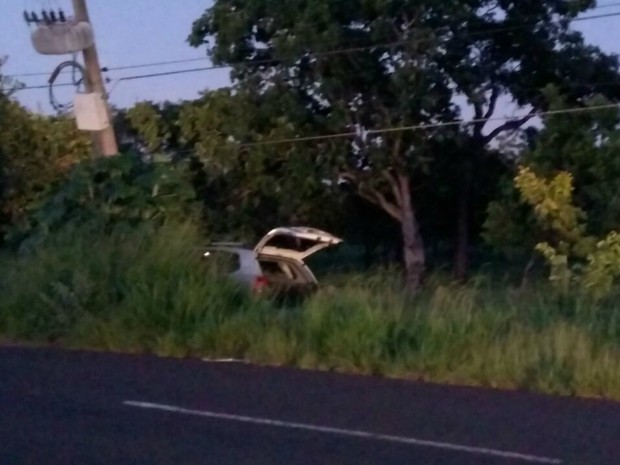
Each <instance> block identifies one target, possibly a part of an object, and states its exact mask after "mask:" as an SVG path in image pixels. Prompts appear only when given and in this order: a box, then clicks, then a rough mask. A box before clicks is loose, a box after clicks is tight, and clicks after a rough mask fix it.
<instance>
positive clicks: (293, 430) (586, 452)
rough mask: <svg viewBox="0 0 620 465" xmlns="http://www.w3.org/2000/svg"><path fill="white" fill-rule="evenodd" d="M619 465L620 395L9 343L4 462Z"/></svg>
mask: <svg viewBox="0 0 620 465" xmlns="http://www.w3.org/2000/svg"><path fill="white" fill-rule="evenodd" d="M528 463H530V464H532V463H533V464H536V463H557V464H559V463H563V464H583V465H597V464H608V465H618V464H620V404H614V403H608V402H599V401H586V400H575V399H561V398H553V397H546V396H538V395H531V394H524V393H510V392H498V391H493V390H483V389H470V388H456V387H443V386H433V385H426V384H415V383H408V382H401V381H392V380H385V379H376V378H363V377H352V376H342V375H335V374H325V373H314V372H300V371H295V370H289V369H273V368H258V367H253V366H246V365H241V364H221V363H220V364H217V363H206V362H201V361H178V360H167V359H158V358H155V357H135V356H121V355H107V354H94V353H83V352H62V351H57V350H42V349H16V348H2V349H0V465H26V464H33V465H34V464H36V465H54V464H63V465H64V464H80V465H85V464H105V465H112V464H114V465H125V464H127V465H129V464H131V465H135V464H171V465H172V464H174V465H193V464H201V465H202V464H231V465H232V464H234V465H239V464H252V465H254V464H261V465H262V464H269V465H271V464H308V465H309V464H312V465H331V464H334V465H336V464H337V465H345V464H351V465H364V464H373V465H374V464H412V465H417V464H419V465H435V464H441V465H500V464H501V465H504V464H506V465H520V464H528Z"/></svg>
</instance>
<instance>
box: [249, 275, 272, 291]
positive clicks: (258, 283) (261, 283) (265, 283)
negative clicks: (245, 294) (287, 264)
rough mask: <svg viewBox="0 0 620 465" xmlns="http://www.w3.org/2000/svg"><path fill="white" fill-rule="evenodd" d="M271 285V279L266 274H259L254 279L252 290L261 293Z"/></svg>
mask: <svg viewBox="0 0 620 465" xmlns="http://www.w3.org/2000/svg"><path fill="white" fill-rule="evenodd" d="M268 287H269V280H268V279H267V278H265V277H264V276H257V277H256V279H254V284H253V286H252V291H254V292H255V293H257V294H258V293H260V292H262V291H264V290H265V289H267V288H268Z"/></svg>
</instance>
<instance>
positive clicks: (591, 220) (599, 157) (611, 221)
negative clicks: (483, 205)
mask: <svg viewBox="0 0 620 465" xmlns="http://www.w3.org/2000/svg"><path fill="white" fill-rule="evenodd" d="M547 95H548V98H549V100H550V101H551V102H553V105H552V107H551V109H552V110H556V109H557V110H561V109H564V108H566V107H567V104H566V102H565V101H564V100H563V99H562V98H560V97H559V96H558V94H557V91H556V90H554V89H552V88H551V89H548V90H547ZM607 103H609V102H608V101H607V100H605V99H601V98H596V99H593V100H591V101H589V102H588V104H589V105H595V104H607ZM619 123H620V113H619V112H618V111H617V110H616V109H613V108H612V109H609V110H597V111H585V112H580V113H573V114H557V115H552V116H550V117H548V118H546V119H545V127H544V129H543V130H541V131H540V133H539V134H537V135H536V136H535V137H534V138H532V139H531V140H530V141H528V145H529V146H524V147H523V148H522V151H521V154H520V163H521V164H522V165H525V166H528V167H530V168H531V169H532V170H533V171H535V172H536V173H538V174H539V175H541V176H543V177H547V178H551V177H553V176H554V175H555V174H557V173H558V172H566V173H570V174H571V177H572V192H571V196H572V199H573V203H574V205H575V207H576V208H578V209H579V211H580V212H587V227H588V232H589V234H591V235H593V236H597V237H600V236H603V235H605V234H607V233H608V232H609V231H610V230H617V229H620V216H619V212H620V208H619V206H620V189H618V183H617V179H618V177H619V176H620V160H619V158H618V156H617V153H618V149H619V148H620V132H619V131H618V129H617V128H618V124H619ZM513 177H514V175H513ZM520 197H521V195H520V193H519V191H518V189H517V188H516V186H515V184H514V182H513V180H512V179H504V180H503V181H502V190H501V191H500V192H499V193H498V195H496V198H495V200H494V201H493V202H492V203H491V205H490V207H489V209H488V217H487V222H486V224H485V239H486V240H487V241H488V242H489V243H491V244H492V245H494V246H495V247H496V248H497V249H498V250H501V251H503V252H508V251H513V252H514V253H513V254H512V255H511V256H512V257H513V258H514V256H515V255H519V253H520V254H529V252H530V251H531V250H532V249H533V248H534V247H535V245H536V244H537V243H539V242H544V241H545V240H546V239H547V238H546V234H547V233H546V231H545V229H544V228H541V226H540V222H538V221H537V219H536V215H535V214H534V211H533V210H532V209H530V208H524V205H523V203H522V202H521V199H520ZM573 214H576V215H578V216H579V215H581V213H579V212H577V211H575V212H573ZM572 221H575V220H574V219H573V220H572Z"/></svg>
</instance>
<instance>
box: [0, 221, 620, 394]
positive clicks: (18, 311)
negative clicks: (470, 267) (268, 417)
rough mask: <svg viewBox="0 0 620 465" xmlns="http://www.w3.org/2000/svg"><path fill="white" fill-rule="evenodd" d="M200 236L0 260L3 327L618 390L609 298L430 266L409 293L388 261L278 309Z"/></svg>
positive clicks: (286, 359)
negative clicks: (208, 258) (470, 280)
mask: <svg viewBox="0 0 620 465" xmlns="http://www.w3.org/2000/svg"><path fill="white" fill-rule="evenodd" d="M200 245H201V238H200V234H199V233H198V231H197V230H196V229H195V228H193V227H192V226H188V225H181V226H179V225H174V226H166V227H163V228H161V229H159V230H157V231H156V232H152V231H150V232H140V231H134V232H130V233H127V232H122V231H117V232H114V233H112V234H108V235H103V234H99V235H85V234H84V233H83V232H80V231H66V232H65V233H63V234H59V235H57V236H55V237H54V238H53V239H52V240H49V241H48V242H47V243H45V244H44V245H42V246H41V247H40V248H39V249H38V250H37V251H36V252H34V253H33V254H31V255H27V256H21V257H16V256H9V257H5V258H4V259H0V273H1V274H0V276H1V280H0V293H1V295H2V299H1V300H0V335H2V336H4V337H5V338H10V339H17V340H24V341H39V342H46V341H56V342H58V343H61V344H64V345H67V346H73V347H82V348H95V349H105V350H116V351H125V352H150V353H156V354H161V355H171V356H180V357H185V356H201V357H234V358H243V359H247V360H250V361H254V362H259V363H268V364H285V365H292V366H299V367H304V368H313V369H329V370H339V371H346V372H357V373H367V374H381V375H387V376H396V377H404V378H415V379H425V380H429V381H437V382H450V383H459V384H474V385H484V386H496V387H507V388H520V389H530V390H536V391H542V392H548V393H556V394H565V395H588V396H604V397H608V398H614V399H618V400H620V309H619V308H618V306H617V305H615V304H614V303H613V302H611V303H607V304H606V305H599V306H593V305H590V304H588V303H587V302H583V301H580V300H578V299H573V300H570V301H568V300H566V301H563V302H560V301H559V300H558V299H557V298H556V297H554V296H553V295H552V294H551V293H549V292H548V290H547V288H546V287H545V286H544V285H541V286H540V288H536V287H530V288H527V289H517V288H511V287H510V286H508V285H503V286H498V285H497V284H493V283H492V282H491V281H489V280H484V279H478V280H476V281H475V284H470V285H468V286H460V285H456V284H451V283H450V282H448V281H446V280H444V279H441V278H439V277H434V278H433V279H431V280H430V282H429V283H428V285H427V287H426V289H425V290H424V292H423V293H422V294H421V295H419V296H417V297H416V298H415V299H406V298H405V297H404V296H403V295H402V294H401V293H400V291H399V288H398V284H397V283H398V277H397V276H396V275H395V274H394V272H392V271H389V270H385V271H377V272H375V273H372V274H370V275H368V276H361V275H356V276H347V277H344V278H343V277H339V278H338V279H335V278H334V279H331V280H328V282H327V283H326V284H327V285H326V286H324V287H323V289H322V290H321V291H320V292H318V293H317V294H316V295H314V296H313V297H311V298H310V299H308V300H307V301H305V302H304V303H302V304H300V305H299V306H296V307H294V308H283V307H281V306H278V305H276V304H275V303H272V302H269V301H267V300H264V299H254V298H252V297H250V296H249V295H248V294H247V293H246V292H245V291H244V290H243V289H240V288H238V287H237V286H236V285H235V284H234V283H231V282H229V281H227V280H226V279H225V277H223V276H222V275H221V274H220V273H219V272H218V271H217V268H213V267H207V266H206V265H205V263H203V262H202V261H201V259H200V257H201V254H200V250H199V246H200Z"/></svg>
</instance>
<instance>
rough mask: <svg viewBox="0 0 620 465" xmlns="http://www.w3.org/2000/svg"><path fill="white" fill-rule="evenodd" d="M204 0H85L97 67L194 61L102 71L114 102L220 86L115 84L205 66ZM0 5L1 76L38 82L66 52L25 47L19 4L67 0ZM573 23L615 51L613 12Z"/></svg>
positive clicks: (618, 20)
mask: <svg viewBox="0 0 620 465" xmlns="http://www.w3.org/2000/svg"><path fill="white" fill-rule="evenodd" d="M317 1H318V0H317ZM210 3H211V2H210V1H209V0H88V5H89V10H90V17H91V22H92V23H93V26H94V29H95V35H96V39H97V47H98V50H99V56H100V61H101V65H102V66H104V67H110V68H115V67H123V66H133V65H141V64H148V63H156V62H162V61H171V60H184V59H197V60H198V61H195V62H190V63H182V64H171V65H166V66H163V65H162V66H153V67H144V68H139V69H130V70H118V71H110V72H108V73H107V77H109V78H110V79H111V81H112V82H111V83H110V84H108V91H110V92H111V96H110V99H111V103H112V104H113V105H114V106H117V107H128V106H132V105H133V104H135V103H136V102H139V101H143V100H152V101H164V100H169V101H177V100H182V99H192V98H195V97H197V96H198V95H199V93H200V92H201V91H204V90H207V89H214V88H218V87H221V86H224V85H227V83H228V71H227V70H217V71H204V72H197V73H188V74H179V75H174V76H166V77H156V78H150V79H137V80H132V81H123V82H116V81H117V80H118V79H119V78H121V77H127V76H135V75H143V74H149V73H161V72H166V71H174V70H181V69H190V68H198V67H208V66H209V65H210V62H209V61H208V59H207V58H206V48H205V47H202V48H199V49H195V48H192V47H190V46H189V44H188V43H187V36H188V34H189V32H190V31H191V25H192V22H193V21H194V20H195V19H197V18H198V17H200V15H201V14H202V13H203V12H204V11H205V9H206V8H208V7H209V5H210ZM0 4H1V5H2V15H0V57H1V56H8V62H7V63H6V65H5V66H4V67H3V70H2V72H3V74H5V75H22V74H25V73H44V75H42V76H20V77H19V79H20V81H21V82H23V83H24V84H26V85H29V86H36V85H45V84H46V82H47V79H48V77H49V74H51V72H52V71H53V70H54V68H55V66H56V65H57V64H59V63H60V62H62V61H64V60H65V59H66V57H63V56H53V57H49V56H43V55H39V54H37V53H36V52H35V50H34V49H33V48H32V45H31V42H30V30H29V28H28V26H27V25H26V23H25V22H24V20H23V16H22V14H23V11H24V9H28V10H36V11H40V10H41V9H42V8H43V7H46V8H50V7H52V8H58V7H62V8H63V9H64V10H65V11H66V12H70V11H71V0H0ZM598 4H599V6H600V8H599V9H597V10H593V11H590V12H588V13H586V15H588V16H592V15H600V14H610V13H620V2H619V1H618V0H599V3H598ZM575 26H576V28H577V29H579V30H581V31H582V32H583V33H584V35H585V36H586V39H587V40H588V42H589V43H591V44H594V45H597V46H599V47H601V48H602V49H603V50H604V51H605V52H608V53H615V54H619V55H620V16H616V17H610V18H604V19H598V20H591V21H583V22H580V23H576V24H575ZM59 82H62V81H59ZM71 96H72V89H71V88H65V89H60V90H59V91H58V99H59V100H60V101H61V102H62V101H65V102H68V101H70V100H71ZM17 98H18V99H19V100H20V101H21V102H22V103H23V104H24V105H26V106H28V107H29V108H31V109H33V110H39V111H43V112H50V111H51V108H50V104H49V100H48V95H47V90H45V89H36V90H22V91H20V92H19V93H18V95H17ZM507 111H508V110H507Z"/></svg>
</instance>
